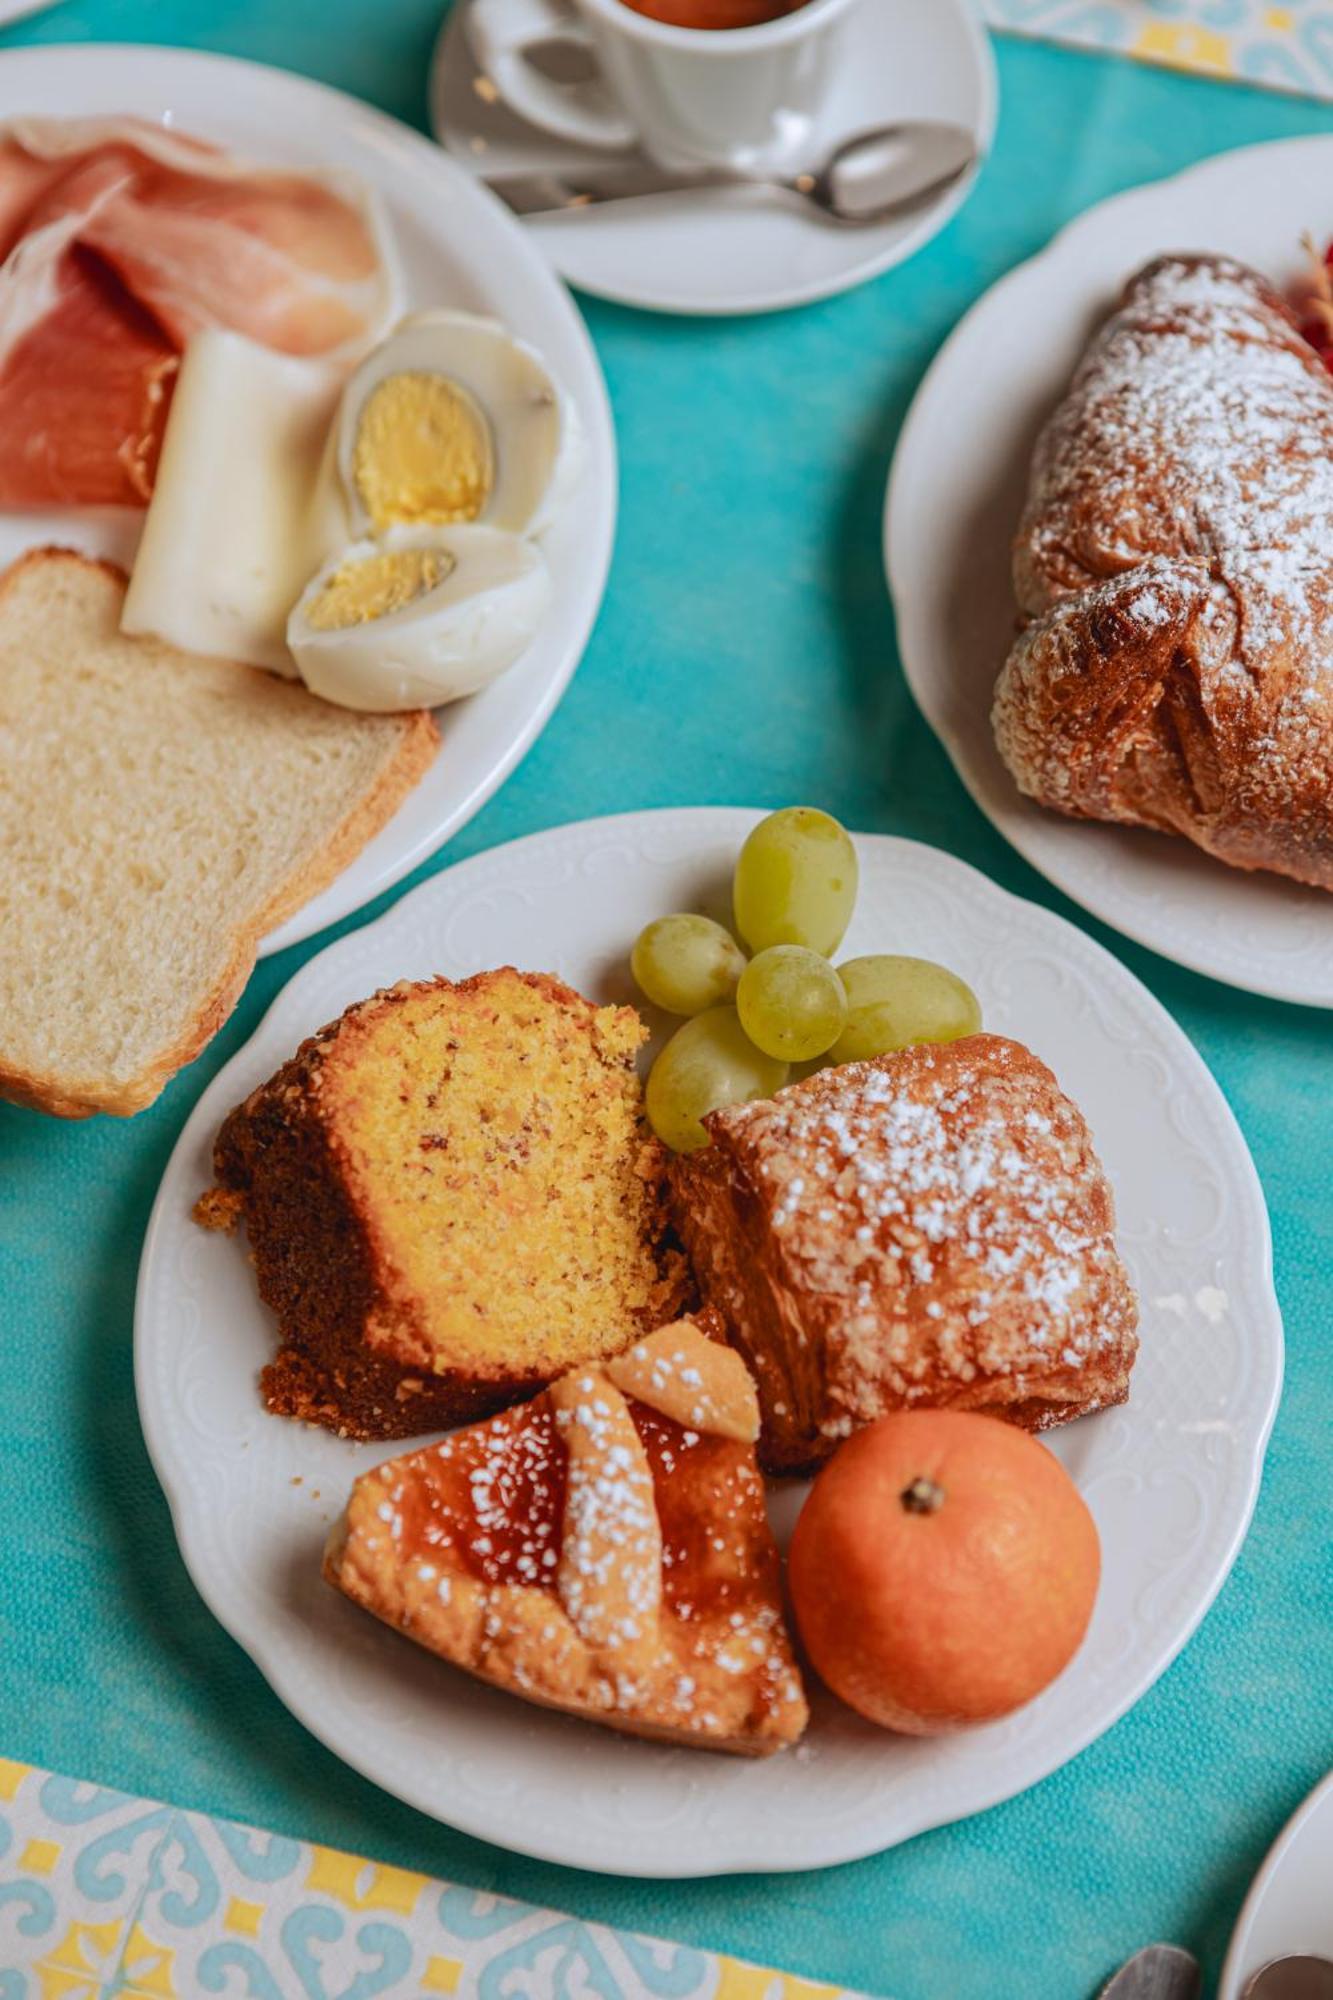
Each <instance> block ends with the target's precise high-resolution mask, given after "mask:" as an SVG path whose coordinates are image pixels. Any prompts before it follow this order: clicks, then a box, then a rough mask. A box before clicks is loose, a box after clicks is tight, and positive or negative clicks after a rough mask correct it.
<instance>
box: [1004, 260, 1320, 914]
mask: <svg viewBox="0 0 1333 2000" xmlns="http://www.w3.org/2000/svg"><path fill="white" fill-rule="evenodd" d="M1014 583H1015V591H1016V594H1017V598H1018V603H1019V610H1020V615H1021V619H1022V621H1023V624H1024V630H1023V631H1022V633H1021V635H1020V637H1019V639H1018V640H1017V642H1016V644H1015V646H1014V648H1013V650H1012V651H1011V653H1010V655H1009V658H1008V660H1007V661H1006V663H1005V666H1004V668H1003V670H1002V672H1001V674H1000V676H999V680H998V683H997V686H996V692H995V702H994V710H993V723H994V729H995V737H996V742H997V745H998V747H999V750H1000V753H1001V755H1002V757H1003V758H1004V760H1005V762H1006V764H1007V765H1008V766H1009V769H1010V771H1011V772H1012V774H1013V776H1014V778H1015V779H1016V781H1017V783H1018V785H1019V788H1020V789H1021V790H1022V791H1023V792H1024V793H1026V794H1027V795H1028V796H1029V797H1030V798H1034V799H1036V800H1037V801H1038V802H1039V803H1040V804H1042V805H1045V806H1048V807H1051V808H1053V809H1054V810H1055V811H1057V812H1062V813H1065V814H1067V815H1068V816H1070V817H1073V818H1083V819H1098V820H1110V821H1117V822H1120V823H1122V824H1125V825H1130V826H1141V827H1150V828H1154V829H1156V830H1158V831H1161V832H1167V833H1175V834H1179V835H1183V836H1184V837H1185V838H1186V839H1188V840H1190V841H1192V842H1193V843H1194V844H1195V845H1196V846H1197V847H1200V848H1202V849H1203V850H1204V851H1205V852H1206V853H1208V854H1211V855H1213V856H1214V857H1216V858H1217V859H1218V860H1220V861H1223V862H1226V863H1227V864H1228V865H1229V866H1231V867H1234V868H1242V869H1269V870H1272V871H1274V872H1275V873H1278V874H1281V875H1287V876H1290V877H1292V878H1293V879H1295V880H1296V881H1299V882H1305V883H1309V884H1311V885H1313V886H1315V887H1317V888H1322V889H1329V888H1333V674H1330V673H1329V671H1328V668H1327V661H1328V658H1329V656H1330V652H1333V378H1331V377H1330V375H1329V373H1328V370H1327V369H1326V367H1325V366H1324V363H1323V361H1322V360H1321V359H1320V357H1319V356H1318V355H1316V353H1315V352H1314V350H1313V349H1312V348H1311V347H1310V346H1309V344H1308V343H1307V342H1306V341H1305V340H1304V339H1303V338H1302V336H1301V334H1300V331H1299V327H1298V325H1297V323H1296V321H1295V318H1294V316H1293V314H1292V313H1291V312H1290V311H1289V310H1288V308H1287V306H1286V305H1285V304H1284V303H1283V301H1282V299H1281V298H1280V297H1279V296H1278V294H1277V293H1276V292H1275V291H1274V290H1273V289H1272V287H1271V286H1270V285H1269V284H1267V283H1266V281H1265V280H1264V279H1263V278H1261V277H1259V276H1258V275H1257V273H1255V272H1253V271H1251V270H1248V269H1247V268H1246V267H1245V266H1243V265H1240V264H1236V263H1233V262H1231V261H1230V260H1229V259H1226V258H1220V257H1201V256H1173V257H1164V258H1159V259H1158V260H1156V261H1155V262H1154V263H1152V264H1150V265H1149V266H1148V267H1147V268H1146V269H1145V270H1143V271H1141V272H1140V273H1139V274H1138V276H1137V277H1135V278H1134V279H1132V280H1131V282H1130V283H1129V285H1128V286H1127V288H1126V291H1125V294H1124V297H1123V299H1122V301H1121V304H1120V307H1119V309H1118V311H1117V312H1116V313H1115V314H1114V315H1113V316H1112V317H1111V318H1110V320H1109V321H1108V322H1107V324H1106V325H1105V326H1104V327H1103V328H1102V330H1101V331H1100V332H1099V333H1098V335H1097V336H1096V338H1095V339H1094V340H1093V342H1092V344H1091V346H1090V347H1089V349H1088V352H1087V354H1086V355H1085V357H1084V360H1083V362H1082V363H1081V365H1080V367H1079V370H1078V372H1077V374H1076V376H1075V378H1074V382H1073V385H1072V387H1071V389H1070V391H1069V394H1068V396H1067V397H1066V399H1065V401H1064V402H1063V404H1062V405H1061V406H1060V408H1059V409H1058V410H1057V411H1056V413H1055V415H1054V416H1053V417H1052V418H1051V420H1050V422H1049V424H1048V425H1047V427H1046V429H1045V431H1044V432H1043V434H1042V437H1041V439H1040V441H1039V443H1038V446H1037V450H1036V453H1035V456H1034V460H1033V467H1032V479H1031V488H1030V493H1029V498H1028V504H1027V509H1026V512H1025V514H1024V517H1023V521H1022V524H1021V526H1020V528H1019V532H1018V536H1017V539H1016V542H1015V548H1014Z"/></svg>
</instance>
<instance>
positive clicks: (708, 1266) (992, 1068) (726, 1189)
mask: <svg viewBox="0 0 1333 2000" xmlns="http://www.w3.org/2000/svg"><path fill="white" fill-rule="evenodd" d="M705 1122H706V1124H707V1126H708V1130H709V1134H710V1141H711V1143H710V1144H709V1145H707V1146H705V1147H704V1148H702V1150H700V1151H699V1152H696V1153H692V1154H689V1155H686V1156H683V1157H682V1158H680V1159H678V1160H677V1161H676V1162H675V1164H674V1167H673V1191H674V1195H675V1212H676V1219H677V1225H678V1227H679V1229H680V1233H681V1236H682V1237H683V1239H684V1242H685V1246H686V1249H687V1251H688V1252H689V1255H690V1257H691V1260H692V1262H693V1265H694V1270H695V1275H696V1278H697V1280H698V1283H699V1288H700V1291H701V1294H702V1296H703V1298H704V1300H705V1301H706V1303H707V1304H709V1305H711V1306H713V1307H715V1308H716V1309H717V1310H718V1312H719V1313H720V1314H721V1316H722V1318H723V1320H724V1321H725V1322H726V1326H727V1331H728V1335H729V1337H730V1338H731V1339H732V1341H733V1342H734V1343H735V1344H736V1346H738V1347H739V1349H740V1351H741V1353H742V1355H743V1357H744V1359H745V1360H746V1362H747V1364H748V1365H749V1367H750V1370H751V1372H752V1374H753V1375H754V1377H755V1380H756V1382H757V1384H758V1388H759V1400H760V1407H761V1409H762V1412H763V1434H762V1438H761V1442H760V1458H761V1461H762V1463H763V1464H764V1465H765V1467H766V1468H767V1469H768V1470H769V1471H772V1472H782V1473H797V1472H809V1471H813V1470H814V1469H815V1468H816V1467H817V1466H819V1465H820V1464H822V1463H823V1462H824V1460H826V1459H827V1458H828V1457H830V1456H831V1455H832V1453H833V1452H834V1451H835V1450H836V1448H837V1446H838V1444H839V1443H840V1442H841V1440H842V1439H843V1438H844V1437H846V1436H847V1435H849V1434H850V1433H851V1432H852V1431H853V1430H856V1429H859V1428H861V1426H862V1425H864V1424H867V1423H871V1422H873V1421H874V1419H875V1418H876V1417H879V1416H883V1415H885V1414H886V1413H887V1412H889V1411H892V1410H900V1409H912V1408H925V1409H959V1410H984V1411H987V1412H988V1413H990V1414H991V1415H994V1416H1000V1417H1005V1418H1007V1419H1008V1420H1009V1421H1010V1422H1012V1423H1016V1424H1019V1425H1021V1426H1022V1427H1023V1428H1024V1429H1027V1430H1043V1429H1046V1428H1048V1427H1049V1426H1051V1425H1054V1424H1062V1423H1069V1422H1071V1421H1072V1420H1073V1419H1074V1418H1076V1417H1080V1416H1084V1415H1087V1414H1088V1413H1089V1412H1091V1411H1093V1410H1098V1409H1104V1408H1106V1407H1107V1406H1108V1405H1109V1404H1113V1403H1120V1402H1123V1401H1124V1400H1125V1397H1126V1395H1127V1394H1128V1389H1129V1375H1130V1370H1131V1368H1132V1366H1133V1362H1134V1356H1135V1353H1136V1351H1137V1346H1138V1342H1137V1338H1136V1333H1135V1328H1136V1324H1137V1317H1138V1312H1137V1305H1136V1301H1135V1298H1134V1293H1133V1290H1132V1288H1131V1285H1130V1281H1129V1277H1128V1274H1127V1273H1126V1271H1125V1268H1124V1266H1123V1264H1122V1263H1121V1261H1120V1258H1119V1256H1118V1254H1117V1252H1116V1248H1115V1240H1114V1225H1115V1210H1114V1203H1113V1199H1112V1194H1111V1189H1110V1185H1109V1183H1108V1182H1107V1179H1106V1176H1105V1174H1104V1173H1103V1171H1102V1168H1101V1165H1100V1162H1099V1161H1098V1159H1097V1156H1096V1153H1095V1152H1094V1150H1093V1145H1092V1139H1091V1135H1090V1134H1089V1132H1088V1128H1087V1125H1086V1124H1085V1122H1084V1120H1083V1118H1082V1116H1081V1114H1080V1113H1079V1111H1078V1110H1077V1108H1076V1107H1075V1106H1074V1105H1073V1104H1072V1103H1071V1102H1070V1100H1069V1099H1068V1098H1067V1097H1066V1096H1065V1095H1064V1093H1063V1092H1062V1091H1061V1090H1060V1088H1059V1086H1058V1084H1057V1083H1056V1081H1055V1078H1054V1077H1053V1076H1052V1074H1051V1072H1050V1071H1049V1070H1048V1069H1047V1068H1046V1066H1045V1065H1044V1064H1043V1063H1041V1062H1039V1061H1038V1060H1037V1058H1036V1057H1035V1056H1033V1055H1032V1054H1031V1053H1030V1051H1029V1050H1027V1049H1025V1048H1023V1047H1022V1045H1021V1044H1020V1043H1017V1042H1011V1041H1007V1040H1005V1039H1004V1038H1002V1037H1000V1036H996V1035H973V1036H969V1037H967V1038H966V1039H964V1040H962V1041H958V1042H953V1043H950V1044H947V1045H942V1046H941V1045H922V1046H920V1047H916V1048H910V1049H903V1050H900V1051H898V1052H897V1053H896V1054H893V1055H886V1056H878V1057H876V1058H874V1059H873V1060H872V1061H870V1062H863V1063H850V1064H847V1065H845V1066H843V1067H840V1068H836V1069H830V1070H825V1071H822V1072H820V1073H818V1074H816V1075H815V1076H812V1077H810V1078H808V1079H807V1080H806V1081H805V1082H803V1083H798V1084H793V1085H791V1086H790V1087H789V1088H788V1089H786V1090H784V1091H780V1092H779V1093H778V1095H777V1097H776V1098H774V1099H772V1100H771V1101H767V1102H761V1103H756V1104H749V1105H736V1106H732V1107H730V1108H729V1109H727V1110H724V1111H717V1112H714V1113H713V1114H712V1116H711V1117H710V1118H709V1119H708V1120H706V1121H705Z"/></svg>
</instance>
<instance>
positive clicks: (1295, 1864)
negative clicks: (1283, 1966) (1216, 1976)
mask: <svg viewBox="0 0 1333 2000" xmlns="http://www.w3.org/2000/svg"><path fill="white" fill-rule="evenodd" d="M1330 1883H1333V1773H1330V1775H1329V1776H1328V1777H1327V1778H1325V1779H1324V1782H1323V1783H1322V1784H1321V1785H1317V1786H1316V1787H1315V1789H1314V1791H1312V1792H1311V1793H1310V1796H1309V1797H1308V1798H1307V1799H1306V1800H1305V1802H1304V1804H1303V1805H1301V1806H1299V1807H1298V1808H1297V1810H1296V1811H1295V1812H1294V1813H1293V1814H1292V1817H1291V1818H1290V1819H1289V1820H1288V1821H1287V1824H1286V1825H1285V1826H1284V1827H1283V1829H1282V1831H1281V1833H1280V1834H1279V1835H1278V1837H1277V1839H1276V1840H1275V1841H1274V1842H1273V1845H1272V1847H1271V1848H1270V1849H1269V1850H1268V1856H1267V1859H1266V1860H1265V1862H1264V1865H1263V1867H1262V1868H1261V1869H1260V1870H1259V1873H1258V1874H1257V1875H1256V1876H1255V1878H1254V1881H1253V1883H1252V1884H1251V1886H1250V1893H1249V1895H1248V1896H1247V1897H1246V1898H1245V1903H1244V1907H1243V1908H1242V1910H1241V1913H1240V1916H1239V1917H1238V1918H1237V1920H1236V1928H1235V1930H1234V1931H1233V1932H1232V1934H1231V1946H1230V1949H1229V1950H1228V1952H1227V1962H1226V1964H1225V1965H1224V1966H1223V1968H1222V1982H1221V1984H1220V1986H1219V1987H1218V1989H1217V2000H1241V1995H1242V1994H1243V1993H1244V1991H1245V1983H1246V1981H1247V1980H1249V1979H1252V1978H1253V1977H1254V1975H1255V1973H1256V1972H1258V1970H1259V1968H1260V1967H1261V1966H1263V1965H1267V1964H1268V1962H1269V1960H1270V1959H1273V1958H1281V1957H1282V1956H1283V1955H1284V1954H1285V1953H1292V1954H1297V1953H1302V1954H1303V1953H1306V1952H1309V1953H1312V1954H1313V1955H1314V1956H1315V1957H1320V1958H1330V1959H1333V1898H1330V1896H1329V1885H1330Z"/></svg>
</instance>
